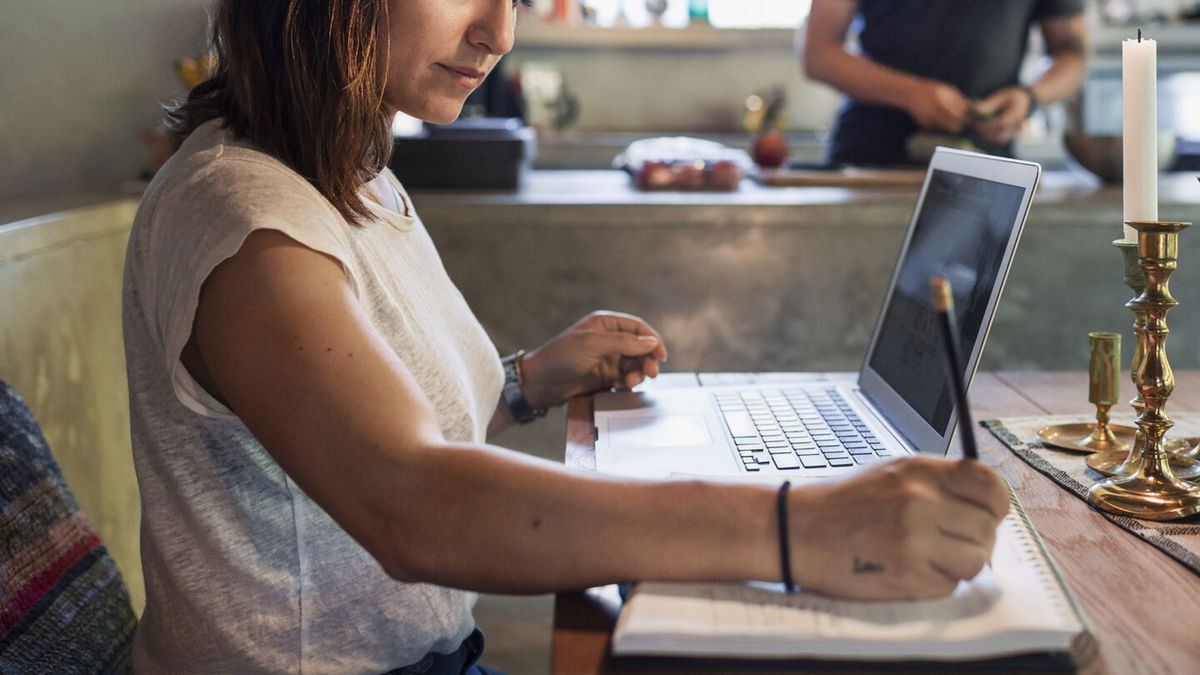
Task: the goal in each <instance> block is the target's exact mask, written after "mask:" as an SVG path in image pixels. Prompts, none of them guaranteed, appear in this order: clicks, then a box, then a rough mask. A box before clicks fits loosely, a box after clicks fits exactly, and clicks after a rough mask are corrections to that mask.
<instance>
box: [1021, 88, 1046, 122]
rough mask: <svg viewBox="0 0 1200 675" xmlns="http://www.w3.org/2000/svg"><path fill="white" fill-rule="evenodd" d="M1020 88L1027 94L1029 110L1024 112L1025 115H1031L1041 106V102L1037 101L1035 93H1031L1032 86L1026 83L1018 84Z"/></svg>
mask: <svg viewBox="0 0 1200 675" xmlns="http://www.w3.org/2000/svg"><path fill="white" fill-rule="evenodd" d="M1019 86H1020V87H1021V89H1023V90H1024V91H1025V93H1026V94H1027V95H1028V96H1029V112H1027V113H1025V117H1033V113H1035V112H1037V109H1038V108H1040V107H1041V102H1040V101H1038V97H1037V94H1035V93H1033V87H1031V86H1029V85H1028V84H1022V85H1019Z"/></svg>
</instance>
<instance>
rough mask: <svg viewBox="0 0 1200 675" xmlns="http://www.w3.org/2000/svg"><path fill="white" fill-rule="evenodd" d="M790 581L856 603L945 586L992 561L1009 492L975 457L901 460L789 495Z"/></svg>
mask: <svg viewBox="0 0 1200 675" xmlns="http://www.w3.org/2000/svg"><path fill="white" fill-rule="evenodd" d="M789 508H791V512H790V514H791V516H790V518H789V526H790V528H791V532H790V537H791V547H792V551H791V557H792V571H793V575H794V577H795V581H796V582H797V583H798V584H799V585H800V586H801V588H804V589H805V590H812V591H817V592H820V593H825V594H828V595H833V596H838V597H845V598H853V599H861V600H900V599H917V598H931V597H938V596H944V595H948V594H950V593H951V592H953V590H954V588H955V586H956V585H957V584H958V582H959V581H960V580H963V579H971V578H973V577H974V576H975V575H976V574H978V573H979V571H980V570H982V569H983V567H984V565H985V564H987V562H988V561H989V560H990V559H991V554H992V547H993V545H994V544H995V542H996V528H997V526H998V525H999V524H1000V521H1001V520H1002V519H1003V518H1004V516H1005V515H1006V514H1007V513H1008V508H1009V493H1008V489H1007V487H1006V486H1005V484H1004V482H1003V481H1002V480H1001V479H1000V477H999V476H998V475H997V474H996V473H995V472H994V471H992V469H990V468H989V467H987V466H986V465H984V464H981V463H980V462H978V461H974V460H956V461H951V460H945V459H937V458H931V457H906V458H903V459H897V460H894V461H891V462H887V463H885V464H880V465H878V466H875V467H872V468H871V469H868V470H866V471H863V472H861V473H857V474H855V475H854V476H852V477H850V478H847V479H845V480H842V481H838V482H831V483H818V484H814V485H811V486H805V488H804V489H802V490H793V491H792V492H791V494H790V496H789Z"/></svg>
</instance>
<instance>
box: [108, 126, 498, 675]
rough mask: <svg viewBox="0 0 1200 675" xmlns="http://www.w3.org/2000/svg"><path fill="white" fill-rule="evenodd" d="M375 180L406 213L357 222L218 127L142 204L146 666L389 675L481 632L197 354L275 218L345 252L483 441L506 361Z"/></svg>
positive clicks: (427, 378)
mask: <svg viewBox="0 0 1200 675" xmlns="http://www.w3.org/2000/svg"><path fill="white" fill-rule="evenodd" d="M364 189H372V190H374V191H375V192H376V193H377V194H381V195H386V196H390V197H391V199H392V200H394V203H395V206H396V207H397V209H396V210H395V211H393V210H391V209H386V208H383V207H380V206H378V205H377V204H375V203H374V202H371V201H368V202H367V203H368V204H370V207H371V208H372V210H373V211H374V213H375V214H376V219H375V220H374V221H372V222H367V223H365V224H364V225H363V226H361V227H357V228H356V227H353V226H351V225H350V224H348V223H347V222H346V221H345V220H344V219H343V218H342V217H341V215H339V214H338V212H337V211H336V210H335V209H334V208H333V207H332V205H331V204H330V203H329V202H328V201H327V200H325V199H324V198H323V197H322V196H321V195H320V193H318V192H317V191H316V189H315V188H313V187H312V186H311V185H310V184H309V183H307V182H306V181H305V180H303V179H302V178H301V177H300V176H299V175H298V174H296V173H295V172H294V171H292V170H290V169H288V168H287V167H286V166H285V165H284V164H282V163H281V162H279V161H278V160H276V159H274V158H272V157H270V156H269V155H267V154H265V153H263V152H261V151H258V150H256V149H254V148H253V147H252V146H251V145H249V144H248V143H246V142H244V141H237V140H234V139H233V136H232V132H229V131H226V130H222V129H221V128H220V121H219V120H214V121H210V122H208V123H206V124H204V125H202V126H201V127H199V128H198V129H197V130H196V131H195V132H194V133H193V134H192V135H191V136H190V137H189V138H188V139H187V141H186V142H185V143H184V144H183V147H182V148H180V150H179V152H178V153H177V154H176V155H175V156H174V157H173V158H172V159H171V160H170V161H169V162H168V163H167V165H166V166H164V167H163V169H162V170H161V171H160V172H159V173H158V175H157V176H156V177H155V179H154V181H153V182H152V183H151V184H150V187H149V189H148V190H147V192H146V195H145V197H144V198H143V200H142V203H141V207H140V208H139V210H138V214H137V218H136V220H135V221H134V226H133V231H132V234H131V235H130V240H129V248H128V251H127V253H126V263H125V288H124V326H125V351H126V361H127V366H128V372H129V397H130V406H129V407H130V413H131V417H132V430H133V450H134V460H135V464H136V468H137V474H138V483H139V485H140V488H141V499H142V565H143V568H144V571H145V577H146V596H147V601H146V611H145V613H144V615H143V617H142V620H141V622H140V624H139V625H138V629H137V633H136V635H135V640H134V651H133V657H134V666H135V669H136V670H137V671H138V672H145V673H151V672H164V673H165V672H171V673H182V672H214V673H216V672H220V673H252V672H274V673H284V672H286V673H301V672H303V673H338V674H342V673H370V672H374V673H378V672H381V671H386V670H388V669H391V668H397V667H400V666H404V665H407V664H410V663H414V662H416V661H418V660H419V659H420V658H421V656H423V655H424V654H425V653H427V652H430V651H437V652H449V651H452V650H453V649H454V648H456V647H457V646H458V644H459V642H461V641H462V640H463V639H464V638H465V637H466V636H467V634H468V633H470V631H471V629H472V627H473V625H474V621H473V619H472V617H471V607H472V605H473V604H474V601H475V596H474V594H471V593H466V592H462V591H457V590H452V589H448V588H442V587H439V586H434V585H430V584H407V583H400V582H397V581H395V580H393V579H391V578H390V577H388V576H387V575H386V574H385V573H384V571H383V569H382V568H381V567H380V565H379V563H378V562H376V561H375V559H374V558H372V557H371V555H370V554H368V553H367V552H366V551H365V550H364V549H363V548H362V547H361V546H359V545H358V544H357V543H356V542H355V541H354V540H353V539H351V538H350V536H349V535H347V534H346V533H345V532H344V531H343V530H342V529H341V528H340V527H339V526H338V525H337V523H335V522H334V521H333V520H332V519H331V518H330V517H329V515H328V514H326V513H325V511H324V510H323V509H321V507H320V506H318V505H317V504H316V503H315V502H313V501H312V500H311V499H309V498H308V496H307V495H305V494H304V493H303V492H302V491H301V490H300V488H299V487H298V486H297V485H296V484H295V483H294V482H293V481H292V480H291V479H290V478H288V476H287V475H286V474H285V473H284V471H283V470H282V469H281V468H280V467H279V465H278V464H276V463H275V461H274V460H273V459H272V458H271V456H270V455H269V454H268V453H267V451H266V450H265V449H264V448H263V447H262V445H261V444H259V442H258V441H257V440H255V438H254V437H253V436H252V435H251V434H250V432H249V431H248V430H247V429H246V427H245V426H244V425H243V424H242V422H241V420H239V419H238V418H237V417H236V416H234V415H233V414H232V413H231V412H230V411H229V410H228V409H227V408H225V407H224V406H223V405H221V404H220V403H219V402H217V401H216V400H215V399H214V398H212V397H211V396H210V395H209V394H208V393H207V392H206V391H205V390H204V389H202V388H201V387H200V386H199V385H198V384H197V383H196V382H195V381H194V380H193V379H192V378H191V376H190V375H189V374H188V372H187V369H186V368H184V366H183V365H182V363H181V362H180V355H181V353H182V350H183V347H184V345H185V343H186V342H187V340H188V337H189V334H190V331H191V326H192V321H193V317H194V315H195V311H196V305H197V302H198V298H199V292H200V286H201V284H202V283H203V282H204V280H205V279H206V278H207V277H208V275H209V273H210V272H211V271H212V270H213V268H214V267H215V266H216V265H217V264H219V263H220V262H221V261H222V260H224V259H226V258H228V257H230V256H232V255H233V254H234V253H235V252H237V250H238V249H239V248H240V247H241V245H242V242H243V241H244V240H245V238H246V236H247V235H248V234H250V233H251V232H253V231H254V230H257V229H262V228H266V229H273V230H278V231H280V232H282V233H284V234H286V235H287V236H289V237H291V238H292V239H295V240H296V241H297V242H299V243H301V244H303V245H305V246H307V247H309V248H311V249H313V250H316V251H320V252H322V253H325V254H328V255H330V256H333V257H334V258H336V259H337V260H339V261H341V263H342V266H343V267H344V268H345V270H346V272H347V275H348V276H349V277H350V278H351V280H352V283H353V285H354V288H355V290H356V291H357V294H358V301H359V302H360V303H361V304H362V306H363V308H364V309H365V310H366V313H367V315H368V316H369V317H370V320H371V322H372V323H373V324H374V327H375V329H376V330H378V331H379V333H380V335H382V336H383V337H384V339H386V340H387V342H388V344H390V345H391V346H392V348H393V349H394V350H395V351H396V353H397V354H398V355H399V356H400V358H401V359H402V360H403V362H404V363H405V364H406V365H407V367H408V368H409V370H410V371H411V372H412V374H413V376H414V377H415V378H416V381H417V382H418V383H419V384H420V386H421V388H422V390H423V391H424V393H425V395H426V396H427V397H428V399H429V400H430V401H431V402H432V404H433V407H434V409H435V410H436V412H437V415H438V421H439V423H440V426H441V429H442V432H443V434H445V437H446V439H447V440H451V441H458V442H481V441H483V440H484V438H485V434H486V429H487V423H488V421H489V420H490V418H491V416H492V413H493V411H494V410H495V407H496V403H497V401H498V400H499V396H500V388H501V384H502V381H503V372H502V370H501V367H500V362H499V356H498V355H497V353H496V350H495V348H494V347H493V346H492V343H491V341H490V340H489V339H488V336H487V334H486V333H485V332H484V330H483V327H482V326H480V324H479V322H478V320H476V318H475V316H474V315H473V314H472V313H471V310H470V308H469V307H467V304H466V302H465V301H464V300H463V297H462V295H461V294H460V293H459V291H458V289H457V288H455V286H454V285H453V283H452V282H451V281H450V279H449V278H448V277H447V275H446V271H445V269H444V268H443V267H442V263H441V259H440V258H439V257H438V254H437V251H436V250H435V248H434V246H433V242H432V241H430V239H429V236H428V234H427V233H426V231H425V228H424V226H423V225H422V224H421V221H420V220H419V219H418V218H417V217H416V215H415V213H414V211H413V208H412V204H411V202H410V201H409V199H408V196H407V194H405V193H404V191H403V189H402V188H401V187H400V185H399V184H398V183H397V182H396V179H395V177H394V176H392V174H391V172H390V171H386V170H385V171H384V172H383V174H381V175H380V176H379V177H377V178H376V179H375V180H374V181H372V183H371V184H370V185H368V186H366V187H365V188H364ZM387 201H388V200H386V199H385V203H387ZM397 211H399V212H397ZM330 452H336V448H330Z"/></svg>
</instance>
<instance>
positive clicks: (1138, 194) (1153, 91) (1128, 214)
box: [1121, 31, 1158, 241]
mask: <svg viewBox="0 0 1200 675" xmlns="http://www.w3.org/2000/svg"><path fill="white" fill-rule="evenodd" d="M1138 35H1139V37H1140V36H1141V31H1138ZM1157 54H1158V46H1157V43H1155V41H1154V40H1145V39H1139V40H1125V41H1124V42H1123V43H1122V44H1121V83H1122V90H1123V97H1124V118H1123V119H1124V125H1125V129H1124V134H1123V138H1124V140H1123V152H1124V161H1125V167H1124V171H1125V177H1124V198H1125V210H1124V215H1125V220H1127V221H1129V220H1158V100H1157V90H1158V87H1157V77H1158V75H1157V65H1158V56H1157ZM1122 232H1123V234H1124V236H1125V240H1126V241H1133V240H1136V239H1137V232H1136V231H1135V230H1134V229H1133V228H1132V227H1129V226H1128V225H1125V226H1124V229H1123V230H1122Z"/></svg>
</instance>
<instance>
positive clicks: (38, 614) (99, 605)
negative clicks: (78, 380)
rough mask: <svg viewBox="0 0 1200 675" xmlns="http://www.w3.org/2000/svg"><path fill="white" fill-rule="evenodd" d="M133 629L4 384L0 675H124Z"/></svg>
mask: <svg viewBox="0 0 1200 675" xmlns="http://www.w3.org/2000/svg"><path fill="white" fill-rule="evenodd" d="M136 623H137V617H136V616H135V615H134V613H133V608H132V606H131V605H130V603H129V593H128V591H127V590H126V589H125V583H124V581H123V580H122V579H121V574H120V572H119V571H118V570H117V566H116V563H114V562H113V559H112V557H110V556H109V554H108V551H107V550H106V549H105V548H104V546H103V545H102V544H101V543H100V537H99V536H97V534H96V531H95V530H93V529H92V526H91V523H90V522H89V521H88V519H87V516H86V515H84V513H83V511H82V510H80V508H79V504H78V503H77V502H76V501H75V497H74V496H73V495H72V494H71V491H70V490H68V489H67V484H66V481H65V480H64V479H63V475H62V471H61V469H59V467H58V463H57V462H55V461H54V457H53V456H52V455H51V454H50V448H49V447H47V445H46V439H45V438H44V437H43V436H42V430H41V428H40V427H39V426H38V423H37V420H35V419H34V418H33V414H32V413H30V412H29V409H28V408H27V407H26V406H25V402H24V401H22V400H21V397H20V396H18V395H17V393H16V392H15V391H13V389H12V387H10V386H9V385H8V384H7V383H5V382H3V381H0V673H110V672H125V671H127V670H128V669H129V665H128V663H129V646H130V641H131V640H132V638H133V629H134V626H135V624H136Z"/></svg>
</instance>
